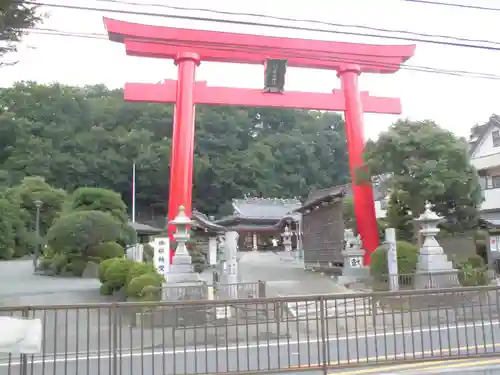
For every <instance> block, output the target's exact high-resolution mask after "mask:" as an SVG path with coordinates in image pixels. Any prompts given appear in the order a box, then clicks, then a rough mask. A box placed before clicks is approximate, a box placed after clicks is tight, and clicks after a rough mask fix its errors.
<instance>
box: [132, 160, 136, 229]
mask: <svg viewBox="0 0 500 375" xmlns="http://www.w3.org/2000/svg"><path fill="white" fill-rule="evenodd" d="M132 223H135V161H134V163H133V164H132Z"/></svg>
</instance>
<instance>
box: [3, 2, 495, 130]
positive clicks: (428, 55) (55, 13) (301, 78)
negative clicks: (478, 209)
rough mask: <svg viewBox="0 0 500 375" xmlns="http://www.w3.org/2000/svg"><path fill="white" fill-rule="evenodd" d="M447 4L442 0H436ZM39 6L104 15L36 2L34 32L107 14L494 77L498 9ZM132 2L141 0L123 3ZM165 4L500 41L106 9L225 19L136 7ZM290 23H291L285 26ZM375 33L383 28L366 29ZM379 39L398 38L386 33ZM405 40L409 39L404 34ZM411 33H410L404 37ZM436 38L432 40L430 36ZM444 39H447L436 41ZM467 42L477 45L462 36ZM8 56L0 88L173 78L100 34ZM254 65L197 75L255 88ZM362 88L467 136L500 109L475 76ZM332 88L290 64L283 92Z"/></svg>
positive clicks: (486, 82)
mask: <svg viewBox="0 0 500 375" xmlns="http://www.w3.org/2000/svg"><path fill="white" fill-rule="evenodd" d="M438 1H443V2H444V1H445V0H438ZM39 2H40V3H42V2H43V3H44V4H64V3H66V4H71V5H80V6H86V7H94V8H101V9H107V10H108V11H103V10H99V11H82V10H73V9H61V8H57V7H53V6H44V7H42V10H43V11H44V12H47V13H48V14H49V18H48V19H47V20H46V21H45V23H44V24H43V25H41V26H39V27H40V28H43V29H54V30H59V31H64V32H70V33H83V34H89V33H92V34H101V35H104V33H105V30H104V26H103V23H102V17H103V16H107V17H111V18H116V19H122V20H127V21H133V22H141V23H149V24H156V25H169V26H174V27H184V28H198V29H210V30H219V31H231V32H242V33H254V34H265V35H275V36H289V37H301V38H306V39H307V38H309V39H324V40H338V41H348V42H364V43H378V44H413V43H415V44H417V49H416V54H415V56H414V57H413V58H412V59H410V60H409V61H408V64H409V65H412V66H420V67H428V68H435V69H438V70H448V71H449V70H453V71H457V70H460V71H468V72H480V73H489V74H493V75H498V76H499V77H498V78H500V35H498V34H499V26H498V25H500V12H495V11H489V12H487V11H481V10H471V9H459V8H451V7H445V6H436V5H426V4H419V3H411V2H406V1H404V0H376V1H375V0H308V1H307V2H303V1H297V2H293V1H285V0H252V1H248V2H247V1H245V2H241V1H230V0H210V1H206V0H205V1H204V0H163V1H162V0H123V1H121V0H73V1H71V2H67V1H62V0H40V1H39ZM127 2H128V3H136V4H140V5H132V4H124V3H127ZM448 2H454V3H461V4H471V3H474V5H483V6H489V7H497V8H500V2H499V1H498V0H449V1H448ZM146 3H147V4H164V5H169V6H181V7H189V8H207V7H209V8H210V9H214V10H223V11H230V12H240V13H257V14H262V16H261V17H253V18H251V17H248V16H237V17H236V16H232V17H231V18H233V19H238V20H247V21H254V22H259V23H261V22H266V23H269V24H279V23H282V24H283V23H285V22H284V21H277V20H272V19H266V18H265V17H264V16H265V15H271V16H279V17H290V18H300V19H314V20H318V21H324V22H331V23H337V24H343V25H347V24H348V25H353V26H354V25H360V26H371V27H376V28H383V29H389V30H405V31H411V32H416V33H425V34H432V35H446V36H452V37H461V38H469V39H474V40H489V41H493V42H497V43H498V44H496V45H495V44H491V43H489V44H484V43H483V45H488V46H494V47H496V48H499V50H497V51H494V50H493V51H492V50H486V49H474V48H464V47H453V46H444V45H436V44H428V43H421V42H410V41H401V40H391V39H388V38H372V37H363V36H348V35H344V34H340V33H335V32H332V33H307V32H303V31H293V30H280V29H273V28H261V27H251V26H239V25H223V24H220V23H208V22H197V21H186V20H180V19H171V18H167V17H164V16H157V17H152V16H144V15H130V14H119V13H114V12H110V11H109V10H129V11H137V12H149V13H155V14H159V15H161V14H170V15H172V14H177V15H190V16H193V15H194V16H202V17H216V18H224V17H229V16H226V15H217V14H214V13H205V12H200V11H180V10H172V9H168V8H164V7H152V6H147V5H142V4H146ZM286 24H290V22H286ZM293 25H295V26H305V27H317V28H323V29H326V28H329V29H331V30H332V31H342V32H358V33H367V30H363V29H359V28H353V27H339V26H336V27H333V26H325V25H317V24H306V23H300V22H297V23H293ZM371 33H372V34H373V33H375V34H383V33H382V32H371ZM385 35H393V36H398V35H399V36H401V34H397V33H390V34H387V33H385ZM405 36H406V37H408V35H405ZM410 37H411V36H410ZM434 39H436V38H434ZM439 40H442V41H447V42H450V41H452V42H453V40H449V39H439ZM469 44H475V45H478V44H481V43H479V42H469ZM9 58H12V59H16V60H19V63H18V64H17V65H15V66H14V67H8V68H2V71H1V73H2V74H1V75H0V85H2V86H7V85H10V84H12V83H13V82H15V81H19V80H36V81H39V82H44V83H49V82H54V81H58V82H62V83H66V84H74V85H82V84H94V83H104V84H106V85H108V86H110V87H122V86H123V85H124V83H125V82H127V81H129V82H158V81H159V80H162V79H173V78H175V77H176V68H175V66H174V65H173V62H172V61H169V60H155V59H145V58H135V57H127V56H125V51H124V47H123V45H121V44H116V43H112V42H110V41H107V40H105V39H103V40H98V39H89V38H76V37H67V36H66V37H64V36H54V35H41V34H40V31H34V32H33V33H32V34H31V35H29V36H27V37H26V38H25V42H24V43H23V45H22V47H21V49H20V51H19V53H17V54H16V55H13V56H9ZM262 74H263V73H262V67H259V66H253V65H234V64H222V63H202V65H201V66H200V68H199V70H198V76H197V78H198V79H200V80H206V81H208V83H209V84H211V85H217V86H230V87H249V88H260V87H261V85H262ZM361 86H362V89H363V90H368V91H370V93H371V94H372V95H378V96H394V97H400V98H401V100H402V104H403V116H405V117H409V118H412V119H424V118H428V119H433V120H435V121H436V122H438V123H439V124H441V125H442V126H444V127H446V128H447V129H449V130H452V131H453V132H455V133H456V134H458V135H461V136H468V133H469V128H470V127H471V126H473V125H474V124H476V123H484V122H486V121H487V119H488V118H489V116H490V115H491V114H492V113H495V112H496V113H500V101H499V99H498V96H499V94H498V93H499V92H500V80H499V79H479V78H475V77H464V76H456V75H450V74H435V73H424V72H416V71H412V70H402V71H400V72H398V73H397V74H394V75H390V76H389V75H387V76H378V75H364V76H362V77H361ZM338 87H339V81H338V79H337V78H336V76H335V72H328V71H313V70H305V69H289V73H288V74H287V86H286V89H287V90H300V91H319V92H330V91H331V90H332V89H334V88H338ZM395 119H396V117H394V116H386V115H367V116H366V124H365V128H366V130H365V132H366V137H370V138H374V137H376V136H377V134H379V133H380V132H381V131H383V130H384V129H386V128H387V127H388V126H389V124H390V123H391V122H392V121H394V120H395Z"/></svg>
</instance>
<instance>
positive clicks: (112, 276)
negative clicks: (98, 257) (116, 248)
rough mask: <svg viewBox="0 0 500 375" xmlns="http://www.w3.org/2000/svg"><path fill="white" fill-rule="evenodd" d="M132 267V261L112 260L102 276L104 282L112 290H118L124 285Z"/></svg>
mask: <svg viewBox="0 0 500 375" xmlns="http://www.w3.org/2000/svg"><path fill="white" fill-rule="evenodd" d="M133 266H134V261H133V260H130V259H125V258H123V259H114V261H113V262H112V263H111V264H110V265H109V267H108V269H107V270H106V273H105V274H104V279H105V282H106V283H107V284H109V287H110V288H111V289H112V290H120V289H121V288H123V287H124V286H125V285H126V282H127V276H128V273H129V271H130V269H131V268H132V267H133Z"/></svg>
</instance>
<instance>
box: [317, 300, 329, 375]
mask: <svg viewBox="0 0 500 375" xmlns="http://www.w3.org/2000/svg"><path fill="white" fill-rule="evenodd" d="M319 304H320V307H319V311H320V319H321V321H320V330H321V344H320V345H321V353H322V354H321V355H322V356H323V361H322V365H323V374H325V375H327V374H328V365H329V360H328V358H327V353H328V348H327V345H328V339H327V337H326V325H327V324H328V322H327V321H326V314H325V297H324V296H319Z"/></svg>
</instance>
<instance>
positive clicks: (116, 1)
mask: <svg viewBox="0 0 500 375" xmlns="http://www.w3.org/2000/svg"><path fill="white" fill-rule="evenodd" d="M94 1H96V2H103V3H112V4H122V5H131V6H141V7H157V8H164V9H171V10H180V11H193V12H203V13H212V14H219V15H227V16H239V17H258V18H260V19H262V18H265V19H271V20H277V21H287V22H300V23H309V24H317V25H325V26H333V27H345V28H353V29H362V30H370V31H378V32H384V33H395V34H407V35H415V36H418V37H429V38H439V39H452V40H458V41H462V42H472V43H487V44H496V45H500V42H498V41H494V40H485V39H470V38H463V37H457V36H452V35H439V34H428V33H420V32H415V31H408V30H397V29H386V28H378V27H372V26H364V25H355V24H344V23H333V22H327V21H319V20H313V19H307V18H292V17H282V16H273V15H268V14H259V13H250V12H232V11H231V12H230V11H224V10H218V9H210V8H192V7H189V8H188V7H181V6H175V5H167V4H158V3H144V2H136V1H128V0H94Z"/></svg>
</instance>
